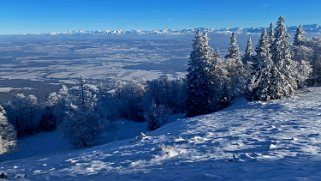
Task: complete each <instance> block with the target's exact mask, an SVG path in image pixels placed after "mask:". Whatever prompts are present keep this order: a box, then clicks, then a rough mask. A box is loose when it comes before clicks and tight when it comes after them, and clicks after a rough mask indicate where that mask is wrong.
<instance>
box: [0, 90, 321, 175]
mask: <svg viewBox="0 0 321 181" xmlns="http://www.w3.org/2000/svg"><path fill="white" fill-rule="evenodd" d="M320 130H321V89H320V88H311V89H309V90H304V91H300V92H298V93H297V94H295V96H294V97H292V98H287V99H283V100H275V101H271V102H267V103H261V102H247V101H246V100H245V99H239V100H236V101H235V102H234V104H233V105H232V106H231V107H229V108H227V109H225V110H223V111H219V112H216V113H213V114H209V115H204V116H198V117H194V118H190V119H182V120H179V121H176V122H173V123H170V124H168V125H165V126H164V127H162V128H160V129H159V130H156V131H154V132H150V133H147V136H141V135H138V136H137V137H136V138H132V139H128V140H123V141H117V142H113V143H109V144H106V145H101V146H97V147H92V148H89V149H83V150H78V151H74V152H69V153H66V154H57V155H51V156H49V155H47V156H37V157H32V158H27V159H23V160H14V161H7V162H2V163H1V165H0V168H1V170H4V171H6V172H7V173H8V175H9V179H12V178H14V177H15V176H17V175H23V174H26V175H27V179H30V180H41V181H42V180H319V179H320V178H321V171H320V170H321V166H320V160H321V155H320V153H321V146H320V145H321V139H320V138H321V136H320ZM13 180H14V179H13Z"/></svg>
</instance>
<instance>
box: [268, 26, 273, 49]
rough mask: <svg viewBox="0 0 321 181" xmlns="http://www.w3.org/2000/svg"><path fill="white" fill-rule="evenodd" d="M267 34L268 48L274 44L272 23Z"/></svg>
mask: <svg viewBox="0 0 321 181" xmlns="http://www.w3.org/2000/svg"><path fill="white" fill-rule="evenodd" d="M268 34H269V43H270V46H272V44H273V42H274V26H273V23H270V27H269V32H268Z"/></svg>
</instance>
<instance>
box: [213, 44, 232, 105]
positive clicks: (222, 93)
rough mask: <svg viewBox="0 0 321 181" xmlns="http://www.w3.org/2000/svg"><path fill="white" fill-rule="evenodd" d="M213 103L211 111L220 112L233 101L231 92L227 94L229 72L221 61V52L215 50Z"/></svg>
mask: <svg viewBox="0 0 321 181" xmlns="http://www.w3.org/2000/svg"><path fill="white" fill-rule="evenodd" d="M211 67H212V76H211V77H212V81H211V82H212V84H213V86H212V87H211V92H212V98H211V99H212V101H211V103H212V104H211V109H212V110H219V109H222V108H224V107H226V106H227V105H228V104H229V102H230V101H231V98H230V94H229V92H226V88H228V87H225V86H226V85H228V84H229V79H228V71H227V69H226V66H225V64H224V63H223V61H222V59H221V55H220V52H219V50H217V49H215V50H214V54H213V60H212V66H211Z"/></svg>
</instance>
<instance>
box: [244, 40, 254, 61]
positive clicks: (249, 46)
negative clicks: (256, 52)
mask: <svg viewBox="0 0 321 181" xmlns="http://www.w3.org/2000/svg"><path fill="white" fill-rule="evenodd" d="M252 59H253V43H252V36H251V35H249V38H248V40H247V43H246V48H245V53H244V58H243V60H244V61H243V62H244V63H245V64H251V63H252Z"/></svg>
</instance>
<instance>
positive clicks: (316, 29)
mask: <svg viewBox="0 0 321 181" xmlns="http://www.w3.org/2000/svg"><path fill="white" fill-rule="evenodd" d="M296 28H297V27H296V26H289V27H288V31H289V32H291V33H293V32H295V30H296ZM303 28H304V30H305V31H306V32H308V33H321V26H319V25H317V24H311V25H303ZM197 30H202V31H207V32H209V33H230V32H238V33H260V32H262V31H263V30H264V28H263V27H257V28H254V27H251V28H240V27H234V28H221V29H212V28H193V29H181V30H176V29H162V30H144V31H143V30H94V31H92V30H79V31H67V32H51V33H43V34H41V35H184V34H192V33H195V32H196V31H197ZM26 35H28V34H26Z"/></svg>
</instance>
